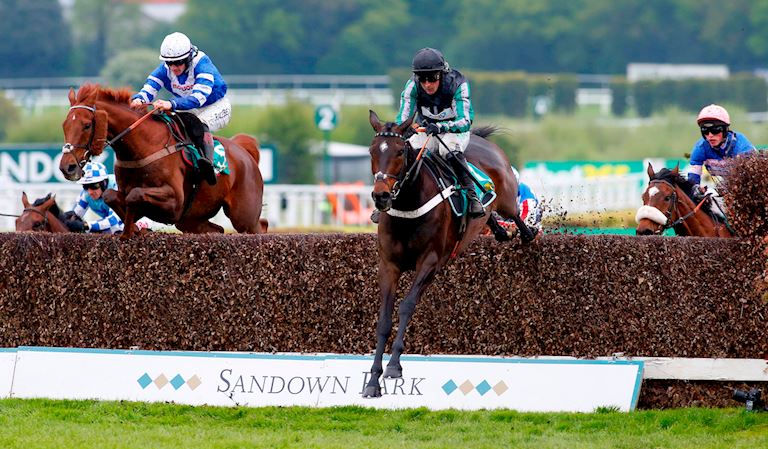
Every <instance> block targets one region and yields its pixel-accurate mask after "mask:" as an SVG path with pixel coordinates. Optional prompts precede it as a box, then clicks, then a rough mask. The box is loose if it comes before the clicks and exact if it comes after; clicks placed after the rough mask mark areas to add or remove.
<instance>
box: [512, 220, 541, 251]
mask: <svg viewBox="0 0 768 449" xmlns="http://www.w3.org/2000/svg"><path fill="white" fill-rule="evenodd" d="M512 220H514V221H515V224H516V225H517V229H518V231H520V240H521V241H522V242H523V243H524V244H528V243H531V242H532V241H533V239H535V238H536V234H537V233H538V232H539V230H538V229H535V228H534V229H531V228H530V227H528V225H527V224H525V222H524V221H523V219H522V218H520V215H513V216H512Z"/></svg>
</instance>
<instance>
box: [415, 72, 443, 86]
mask: <svg viewBox="0 0 768 449" xmlns="http://www.w3.org/2000/svg"><path fill="white" fill-rule="evenodd" d="M418 77H419V82H420V83H434V82H435V81H439V80H440V72H435V73H424V74H420V75H418Z"/></svg>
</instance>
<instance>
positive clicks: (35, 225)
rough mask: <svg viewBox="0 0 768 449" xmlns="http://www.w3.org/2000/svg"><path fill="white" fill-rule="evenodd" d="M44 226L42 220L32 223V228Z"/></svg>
mask: <svg viewBox="0 0 768 449" xmlns="http://www.w3.org/2000/svg"><path fill="white" fill-rule="evenodd" d="M44 227H45V223H43V222H42V221H36V222H35V224H33V225H32V228H33V229H43V228H44Z"/></svg>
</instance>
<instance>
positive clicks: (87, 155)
mask: <svg viewBox="0 0 768 449" xmlns="http://www.w3.org/2000/svg"><path fill="white" fill-rule="evenodd" d="M73 109H85V110H87V111H91V114H92V115H93V117H92V118H91V135H90V136H89V137H88V143H86V144H85V145H73V144H71V143H69V142H67V143H65V144H64V146H63V147H61V152H62V153H64V154H67V153H71V152H73V151H74V150H76V149H78V148H82V149H84V150H85V152H84V153H83V159H82V160H78V159H77V156H76V155H73V156H74V158H75V162H77V165H78V166H80V168H83V167H84V166H85V164H86V163H87V162H88V161H89V160H90V159H91V145H93V138H94V136H95V135H96V106H95V105H94V106H85V105H75V106H72V107H70V108H69V110H70V111H71V110H73Z"/></svg>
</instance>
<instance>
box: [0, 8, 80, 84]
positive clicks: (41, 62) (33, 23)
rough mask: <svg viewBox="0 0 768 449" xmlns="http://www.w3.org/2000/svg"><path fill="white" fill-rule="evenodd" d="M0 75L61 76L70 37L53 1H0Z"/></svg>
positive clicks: (64, 69) (59, 10)
mask: <svg viewBox="0 0 768 449" xmlns="http://www.w3.org/2000/svg"><path fill="white" fill-rule="evenodd" d="M0 30H3V38H2V39H0V61H3V63H2V64H0V77H2V78H21V77H46V76H64V75H67V74H68V73H69V57H70V50H71V36H70V31H69V27H68V26H67V25H66V24H65V23H64V19H63V17H62V11H61V6H60V5H59V2H58V1H56V0H39V1H33V2H32V1H26V0H0Z"/></svg>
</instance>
